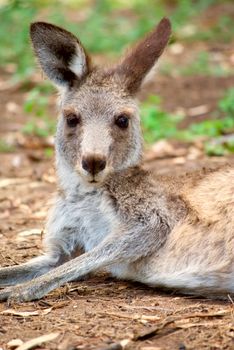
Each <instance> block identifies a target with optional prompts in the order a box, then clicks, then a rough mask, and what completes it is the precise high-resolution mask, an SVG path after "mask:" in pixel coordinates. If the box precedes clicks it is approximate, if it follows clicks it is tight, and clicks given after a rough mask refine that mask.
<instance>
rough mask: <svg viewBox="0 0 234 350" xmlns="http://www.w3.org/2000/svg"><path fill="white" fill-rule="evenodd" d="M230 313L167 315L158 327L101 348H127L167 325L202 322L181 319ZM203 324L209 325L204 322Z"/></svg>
mask: <svg viewBox="0 0 234 350" xmlns="http://www.w3.org/2000/svg"><path fill="white" fill-rule="evenodd" d="M228 314H230V311H226V310H220V311H217V312H215V313H207V314H203V313H196V314H189V315H186V316H183V317H180V316H177V317H173V316H169V317H167V318H166V319H165V320H164V321H162V322H161V323H159V324H158V325H157V326H156V327H152V328H150V329H149V330H148V331H147V332H145V333H140V334H136V335H135V336H133V337H130V338H127V339H123V340H121V341H119V342H117V343H113V344H111V345H109V346H107V347H105V348H101V349H99V350H125V349H126V347H127V346H128V345H129V344H130V343H131V342H138V341H144V340H147V339H150V338H152V337H154V336H155V335H157V334H158V333H159V332H160V331H161V330H163V329H164V328H165V327H166V326H168V325H170V324H172V323H175V326H176V327H175V330H177V329H183V328H186V327H187V328H189V327H195V326H198V327H199V326H200V325H201V323H197V324H192V323H190V324H187V325H184V324H181V325H180V324H179V323H178V322H179V321H183V320H186V319H189V318H196V317H198V318H203V317H208V318H212V317H224V316H227V315H228ZM202 325H208V324H205V323H203V324H202ZM162 336H163V335H162Z"/></svg>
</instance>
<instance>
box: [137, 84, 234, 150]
mask: <svg viewBox="0 0 234 350" xmlns="http://www.w3.org/2000/svg"><path fill="white" fill-rule="evenodd" d="M141 114H142V127H143V132H144V137H145V141H146V142H147V143H152V142H155V141H157V140H159V139H162V138H166V139H178V140H182V141H192V140H194V139H196V138H203V139H206V140H207V141H206V142H205V151H206V152H207V154H209V155H223V154H227V153H229V152H234V138H233V137H230V139H229V138H224V141H223V142H222V136H224V135H228V134H231V133H234V89H230V90H228V91H227V93H226V94H225V95H224V97H223V98H222V99H221V100H220V101H219V103H218V110H217V113H216V114H215V115H214V116H213V118H212V119H207V120H204V121H202V122H200V123H193V124H191V125H190V126H189V127H188V128H187V129H181V128H180V127H179V123H180V121H181V120H182V119H183V116H178V115H172V114H169V113H166V112H165V111H163V110H162V108H161V107H160V99H159V98H158V97H157V96H151V97H150V98H149V99H148V100H147V101H146V102H144V103H143V104H142V106H141ZM216 138H217V139H219V138H220V142H219V140H218V142H214V140H215V139H216Z"/></svg>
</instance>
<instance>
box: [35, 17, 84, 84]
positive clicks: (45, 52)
mask: <svg viewBox="0 0 234 350" xmlns="http://www.w3.org/2000/svg"><path fill="white" fill-rule="evenodd" d="M30 36H31V40H32V44H33V48H34V51H35V54H36V56H37V57H38V60H39V63H40V65H41V67H42V69H43V71H44V72H45V73H46V75H47V76H48V78H49V79H50V80H51V81H52V82H53V83H54V84H55V85H56V86H58V87H68V88H69V87H72V86H74V85H75V84H77V83H79V82H80V81H81V80H83V79H84V78H85V77H86V75H87V74H88V73H89V69H90V67H89V58H88V56H87V54H86V52H85V50H84V48H83V46H82V45H81V43H80V42H79V40H78V39H77V38H76V37H75V36H74V35H73V34H72V33H70V32H68V31H66V30H64V29H62V28H59V27H57V26H55V25H52V24H49V23H45V22H36V23H32V24H31V27H30Z"/></svg>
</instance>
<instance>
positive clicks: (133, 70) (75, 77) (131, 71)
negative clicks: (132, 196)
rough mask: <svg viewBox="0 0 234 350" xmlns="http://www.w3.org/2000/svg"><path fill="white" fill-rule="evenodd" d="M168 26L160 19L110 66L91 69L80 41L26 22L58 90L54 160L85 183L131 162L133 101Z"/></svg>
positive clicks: (134, 154) (135, 139)
mask: <svg viewBox="0 0 234 350" xmlns="http://www.w3.org/2000/svg"><path fill="white" fill-rule="evenodd" d="M170 32H171V28H170V22H169V20H168V19H166V18H164V19H162V20H161V22H160V23H159V24H158V26H157V27H156V28H155V29H154V30H153V31H152V32H151V33H150V34H149V35H148V36H146V38H145V39H143V40H142V41H141V42H140V43H139V44H138V45H137V46H136V47H135V48H134V49H133V50H132V51H131V52H130V53H129V54H128V55H127V56H126V57H125V58H123V60H122V61H121V62H120V63H119V64H117V65H116V66H115V67H112V68H110V69H107V68H105V67H100V68H96V67H93V66H92V65H91V63H90V59H89V57H88V56H87V54H86V52H85V49H84V48H83V46H82V45H81V43H80V41H79V40H78V39H77V38H76V37H75V36H74V35H73V34H71V33H69V32H68V31H66V30H64V29H61V28H59V27H57V26H54V25H52V24H48V23H44V22H37V23H33V24H32V25H31V39H32V43H33V47H34V51H35V54H36V56H37V57H38V60H39V63H40V65H41V67H42V69H43V71H44V72H45V74H46V75H47V76H48V77H49V79H50V80H51V81H52V82H53V83H54V84H55V85H56V86H57V87H58V89H59V90H60V103H59V109H60V117H59V121H58V128H57V135H56V152H57V161H58V165H59V164H60V163H63V167H64V166H66V167H67V168H69V169H70V171H71V172H73V173H74V174H75V176H77V177H79V178H82V179H83V180H84V181H85V182H87V183H102V182H103V181H104V179H105V178H106V176H107V175H109V174H110V173H113V172H115V171H119V170H122V169H126V168H128V167H130V166H134V165H137V164H138V163H139V162H140V160H141V153H142V136H141V129H140V117H139V113H138V108H137V102H136V100H135V95H136V92H137V91H138V90H139V88H140V86H141V84H142V81H143V79H144V78H145V76H146V75H147V74H148V73H149V72H150V70H151V69H152V68H153V66H154V64H155V62H156V61H157V59H158V58H159V56H160V55H161V54H162V52H163V50H164V48H165V46H166V44H167V42H168V39H169V36H170Z"/></svg>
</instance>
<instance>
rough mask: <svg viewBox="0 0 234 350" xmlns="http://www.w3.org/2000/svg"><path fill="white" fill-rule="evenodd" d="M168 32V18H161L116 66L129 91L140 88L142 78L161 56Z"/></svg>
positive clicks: (133, 91)
mask: <svg viewBox="0 0 234 350" xmlns="http://www.w3.org/2000/svg"><path fill="white" fill-rule="evenodd" d="M170 34H171V23H170V21H169V19H167V18H163V19H162V20H161V21H160V23H159V24H158V25H157V26H156V27H155V29H154V30H153V31H152V32H151V33H149V34H148V35H147V36H146V37H145V38H144V39H143V40H142V41H141V42H140V43H138V45H137V46H136V47H135V48H134V49H133V50H132V51H131V52H130V53H129V54H128V55H127V56H126V57H125V58H124V59H123V61H122V62H121V63H120V64H119V65H118V66H117V68H116V72H117V74H118V75H119V76H120V78H121V79H122V80H123V81H124V85H125V87H126V89H127V90H128V91H129V92H130V93H135V92H136V91H137V90H138V89H139V88H140V86H141V83H142V81H143V79H144V78H145V76H146V75H147V73H149V72H150V70H151V69H152V68H153V66H154V64H155V63H156V61H157V60H158V58H159V57H160V56H161V54H162V52H163V50H164V48H165V47H166V45H167V43H168V40H169V37H170Z"/></svg>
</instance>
